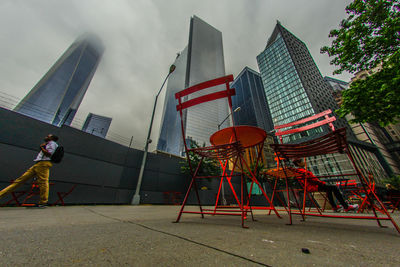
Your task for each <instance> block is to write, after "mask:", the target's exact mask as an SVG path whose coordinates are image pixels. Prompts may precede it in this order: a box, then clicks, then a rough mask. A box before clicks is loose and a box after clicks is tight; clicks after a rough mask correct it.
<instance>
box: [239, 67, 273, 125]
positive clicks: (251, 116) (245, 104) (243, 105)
mask: <svg viewBox="0 0 400 267" xmlns="http://www.w3.org/2000/svg"><path fill="white" fill-rule="evenodd" d="M231 87H232V88H235V91H236V95H234V96H232V107H233V109H236V108H238V107H240V110H239V111H237V112H234V113H233V119H234V122H235V124H236V125H251V126H256V127H260V128H262V129H264V130H265V131H267V132H270V131H272V130H273V129H274V125H273V124H272V118H271V114H270V111H269V107H268V103H267V99H266V97H265V92H264V87H263V85H262V80H261V76H260V74H259V73H258V72H256V71H254V70H252V69H250V68H249V67H245V68H244V69H243V70H242V71H241V72H240V74H239V75H238V76H237V77H236V79H235V80H234V81H233V82H232V84H231Z"/></svg>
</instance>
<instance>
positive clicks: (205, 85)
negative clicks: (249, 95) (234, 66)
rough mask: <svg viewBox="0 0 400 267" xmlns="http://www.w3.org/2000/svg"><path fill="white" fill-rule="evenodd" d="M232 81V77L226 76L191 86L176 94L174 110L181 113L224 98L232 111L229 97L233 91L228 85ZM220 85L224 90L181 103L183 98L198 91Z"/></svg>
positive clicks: (233, 93)
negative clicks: (176, 100)
mask: <svg viewBox="0 0 400 267" xmlns="http://www.w3.org/2000/svg"><path fill="white" fill-rule="evenodd" d="M232 81H233V75H228V76H224V77H220V78H217V79H214V80H210V81H206V82H203V83H199V84H196V85H193V86H191V87H189V88H186V89H184V90H182V91H180V92H178V93H176V94H175V99H178V102H179V103H178V105H177V106H176V110H177V111H181V110H183V109H187V108H190V107H192V106H195V105H199V104H201V103H205V102H209V101H213V100H217V99H220V98H225V97H227V98H228V101H229V108H230V109H232V98H231V97H232V96H233V95H235V89H234V88H230V87H229V83H230V82H232ZM221 84H225V85H226V89H225V90H222V91H219V92H214V93H210V94H207V95H203V96H199V97H197V98H193V99H190V100H187V101H185V102H182V100H183V99H182V98H183V97H185V96H189V95H191V94H193V93H196V92H198V91H200V90H204V89H207V88H210V87H214V86H217V85H221Z"/></svg>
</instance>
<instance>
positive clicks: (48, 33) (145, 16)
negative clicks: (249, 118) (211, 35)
mask: <svg viewBox="0 0 400 267" xmlns="http://www.w3.org/2000/svg"><path fill="white" fill-rule="evenodd" d="M350 2H351V1H350V0H334V1H333V0H201V1H199V0H152V1H151V0H129V1H128V0H108V1H106V0H68V1H65V0H34V1H31V0H1V1H0V25H2V26H1V27H0V53H1V54H0V58H1V60H0V92H2V93H3V97H4V93H6V94H10V95H12V96H14V97H15V99H22V98H23V97H24V96H25V95H26V94H27V93H28V92H29V90H30V89H31V88H32V87H33V86H34V85H35V84H36V83H37V82H38V81H39V80H40V79H41V78H42V76H43V75H44V74H45V73H46V72H47V71H48V70H49V68H50V67H51V66H52V65H53V64H54V63H55V61H56V60H57V59H58V58H59V57H60V56H61V55H62V54H63V52H64V51H65V50H66V49H67V48H68V47H69V46H70V45H71V43H72V42H73V41H74V40H75V39H76V38H77V37H78V36H79V35H80V34H82V33H85V32H88V31H89V32H93V33H95V34H96V35H98V36H99V37H100V39H102V41H103V43H104V45H105V47H106V50H105V53H104V56H103V58H102V61H101V62H100V65H99V67H98V69H97V72H96V73H95V75H94V77H93V80H92V82H91V84H90V86H89V88H88V91H87V93H86V95H85V97H84V99H83V101H82V104H81V106H80V108H79V111H78V113H77V115H76V121H75V122H74V125H82V124H83V121H84V120H85V118H86V116H87V114H88V113H89V112H92V113H95V114H99V115H104V116H108V117H112V119H113V121H112V123H111V127H110V132H109V133H110V137H111V138H113V137H114V139H115V138H119V135H120V136H122V137H123V138H122V139H121V141H124V140H128V141H127V142H129V139H130V138H131V136H133V146H134V147H137V148H142V147H144V141H145V138H146V134H147V130H148V126H149V122H150V116H151V112H152V107H153V103H154V97H155V94H156V93H157V91H158V89H159V88H160V86H161V83H162V81H163V80H164V78H165V76H166V75H167V72H168V68H169V66H170V64H171V63H172V62H173V61H174V60H175V57H176V53H177V52H180V51H181V50H182V49H183V48H184V47H185V46H186V45H187V43H188V37H189V22H190V17H191V16H193V15H197V16H198V17H200V18H201V19H203V20H204V21H206V22H207V23H209V24H210V25H212V26H214V27H215V28H217V29H218V30H220V31H221V32H222V36H223V45H224V55H225V68H226V73H227V74H233V75H234V76H235V77H236V75H238V74H239V72H240V71H241V70H242V69H243V68H244V67H245V66H249V67H250V68H252V69H254V70H256V71H258V66H257V61H256V56H257V55H258V54H259V53H260V52H262V51H263V50H264V48H265V45H266V42H267V39H268V37H269V36H270V34H271V33H272V30H273V28H274V26H275V24H276V20H279V21H280V22H281V24H282V25H283V26H285V27H286V28H287V29H288V30H289V31H291V32H292V33H293V34H295V35H296V36H297V37H298V38H300V39H301V40H302V41H304V42H305V43H306V45H307V46H308V48H309V50H310V52H311V55H312V56H313V58H314V61H315V63H316V64H317V66H318V67H319V69H320V71H321V73H322V75H323V76H326V75H328V76H332V72H333V70H334V67H333V66H330V64H329V61H330V59H329V57H328V56H327V55H325V54H323V55H322V54H320V52H319V51H320V48H321V47H322V46H324V45H329V44H330V43H331V41H330V40H329V38H328V34H329V31H330V30H331V29H334V28H338V25H339V22H340V20H341V19H343V18H345V17H346V13H345V10H344V8H345V7H346V5H348V4H349V3H350ZM333 77H335V78H338V79H342V80H345V81H348V80H349V79H350V77H351V76H350V75H348V74H343V75H335V76H333ZM164 90H165V88H164ZM0 97H2V94H0ZM163 104H164V94H161V96H160V98H159V102H158V106H157V113H156V118H155V121H154V125H153V132H152V133H153V134H152V139H153V140H157V139H158V134H159V130H160V120H161V112H162V107H163ZM152 145H153V146H152V147H150V150H153V149H154V148H155V145H156V142H153V144H152Z"/></svg>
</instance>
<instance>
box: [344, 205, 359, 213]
mask: <svg viewBox="0 0 400 267" xmlns="http://www.w3.org/2000/svg"><path fill="white" fill-rule="evenodd" d="M357 210H358V204H354V205H349V206H348V207H347V209H344V211H345V212H349V211H357Z"/></svg>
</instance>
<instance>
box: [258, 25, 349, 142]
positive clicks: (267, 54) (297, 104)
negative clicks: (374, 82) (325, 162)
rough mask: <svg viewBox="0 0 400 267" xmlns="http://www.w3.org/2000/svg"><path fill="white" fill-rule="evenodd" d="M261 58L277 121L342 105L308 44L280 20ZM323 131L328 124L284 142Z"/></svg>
mask: <svg viewBox="0 0 400 267" xmlns="http://www.w3.org/2000/svg"><path fill="white" fill-rule="evenodd" d="M257 62H258V66H259V69H260V73H261V77H262V80H263V85H264V90H265V95H266V97H267V101H268V105H269V107H270V111H271V116H272V119H273V123H274V125H281V124H286V123H289V122H293V121H296V120H300V119H302V118H305V117H309V116H312V115H315V114H317V113H320V112H322V111H324V110H327V109H332V110H336V109H337V108H338V106H337V104H336V102H335V100H334V98H333V96H332V94H333V92H332V89H331V87H329V86H328V84H326V82H325V81H324V79H323V77H322V75H321V73H320V72H319V69H318V67H317V66H316V64H315V62H314V60H313V58H312V57H311V54H310V52H309V51H308V49H307V46H306V45H305V44H304V43H303V42H302V41H301V40H299V39H298V38H297V37H296V36H294V35H293V34H292V33H290V32H289V31H288V30H287V29H285V28H284V27H283V26H282V25H281V24H280V23H279V22H278V23H277V25H276V27H275V29H274V31H273V33H272V35H271V37H270V38H269V39H268V42H267V46H266V48H265V50H264V51H263V52H261V53H260V54H259V55H258V56H257ZM334 124H335V126H336V127H339V128H341V127H346V126H347V125H346V123H345V122H344V121H343V120H341V119H338V120H337V121H336V122H334ZM323 132H324V128H322V127H319V128H315V129H312V130H309V131H307V132H305V133H302V134H301V135H300V134H299V133H297V134H293V135H290V136H287V137H285V138H284V142H298V141H300V140H301V141H304V140H305V139H307V138H311V137H315V136H316V135H320V134H322V133H323ZM308 136H309V137H308Z"/></svg>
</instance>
